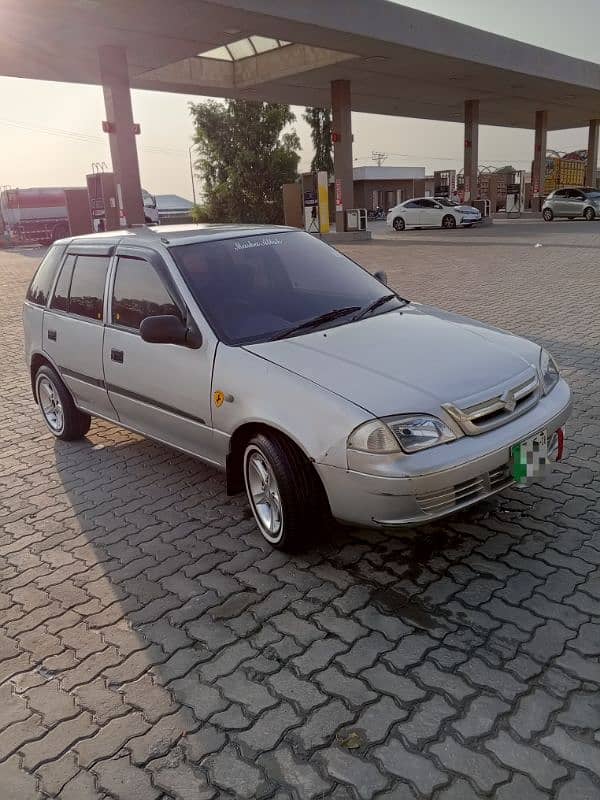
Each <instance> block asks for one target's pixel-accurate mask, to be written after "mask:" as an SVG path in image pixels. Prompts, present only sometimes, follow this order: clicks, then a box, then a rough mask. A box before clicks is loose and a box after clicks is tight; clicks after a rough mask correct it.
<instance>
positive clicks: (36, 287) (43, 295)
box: [26, 246, 66, 306]
mask: <svg viewBox="0 0 600 800" xmlns="http://www.w3.org/2000/svg"><path fill="white" fill-rule="evenodd" d="M65 249H66V248H65V247H64V246H62V247H57V246H54V247H51V248H50V250H48V252H47V253H46V256H45V257H44V258H43V259H42V263H41V264H40V265H39V267H38V268H37V271H36V273H35V275H34V276H33V280H32V281H31V283H30V284H29V289H27V294H26V298H27V300H29V302H30V303H35V305H36V306H45V305H46V304H47V302H48V297H49V296H50V290H51V289H52V284H53V283H54V278H55V277H56V273H57V272H58V267H59V265H60V262H61V260H62V257H63V254H64V252H65Z"/></svg>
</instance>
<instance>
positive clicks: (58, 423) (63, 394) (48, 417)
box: [35, 364, 92, 441]
mask: <svg viewBox="0 0 600 800" xmlns="http://www.w3.org/2000/svg"><path fill="white" fill-rule="evenodd" d="M35 397H36V399H37V401H38V403H39V406H40V411H41V412H42V417H43V419H44V422H45V423H46V427H47V428H48V430H49V431H50V433H51V434H52V435H53V436H55V437H56V438H57V439H63V440H64V441H72V440H73V439H81V438H83V437H84V436H85V435H86V433H87V432H88V431H89V429H90V425H91V422H92V418H91V417H90V415H89V414H84V413H83V412H82V411H80V410H79V409H78V408H77V407H76V405H75V403H74V402H73V398H72V397H71V394H70V392H69V390H68V389H67V387H66V386H65V385H64V383H63V382H62V380H61V379H60V377H59V376H58V373H57V372H56V371H55V370H54V369H52V367H50V366H48V365H46V364H44V365H43V366H41V367H40V368H39V369H38V371H37V372H36V375H35Z"/></svg>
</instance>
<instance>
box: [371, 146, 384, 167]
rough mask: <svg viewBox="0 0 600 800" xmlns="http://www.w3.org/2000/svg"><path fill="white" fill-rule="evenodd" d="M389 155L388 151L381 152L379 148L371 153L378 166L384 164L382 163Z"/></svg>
mask: <svg viewBox="0 0 600 800" xmlns="http://www.w3.org/2000/svg"><path fill="white" fill-rule="evenodd" d="M387 157H388V154H387V153H380V152H378V151H377V150H373V151H372V153H371V160H372V161H376V162H377V166H378V167H380V166H381V165H382V163H383V162H384V161H385V160H386V158H387Z"/></svg>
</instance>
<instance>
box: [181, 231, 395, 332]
mask: <svg viewBox="0 0 600 800" xmlns="http://www.w3.org/2000/svg"><path fill="white" fill-rule="evenodd" d="M170 252H171V254H172V256H173V258H174V259H175V262H176V264H177V266H178V267H179V269H180V271H181V273H182V275H183V277H184V279H185V281H186V283H187V285H188V287H189V289H190V291H191V292H192V294H193V296H194V299H195V300H196V302H197V303H198V305H199V306H200V308H201V309H202V311H203V313H204V315H205V316H206V318H207V320H208V322H209V323H210V324H211V326H212V327H213V329H214V330H215V332H216V334H217V336H218V337H219V338H220V339H221V340H223V341H225V342H226V343H227V344H234V345H240V344H249V343H251V342H260V341H265V340H268V339H274V338H279V337H282V336H285V335H286V333H287V332H289V333H290V335H295V334H294V333H293V331H294V329H296V328H299V330H298V333H297V335H301V334H302V333H308V332H310V331H311V330H314V329H316V328H318V327H322V326H325V325H327V326H328V327H329V326H331V325H343V324H345V323H348V322H351V321H352V320H353V319H354V318H355V317H356V316H358V315H359V314H360V313H361V312H362V311H364V310H365V309H368V307H369V306H371V305H373V304H374V303H375V301H376V300H378V299H379V298H380V297H383V296H385V295H389V294H390V290H389V289H388V288H387V287H386V286H383V285H382V284H381V283H380V282H379V281H378V280H377V279H375V278H374V277H373V276H372V275H370V274H369V273H368V272H367V271H366V270H364V269H363V268H362V267H360V266H359V265H358V264H356V263H355V262H354V261H352V260H351V259H349V258H348V257H347V256H345V255H343V254H342V253H340V252H338V251H337V250H335V249H334V248H333V247H330V246H329V245H327V244H325V243H324V242H321V241H319V240H318V239H316V238H315V237H313V236H311V235H310V234H308V233H304V232H303V231H289V232H277V233H269V234H257V235H253V236H244V237H240V238H232V239H219V240H217V241H209V242H206V241H205V242H195V243H193V244H185V245H177V246H173V247H171V248H170ZM405 302H406V301H403V300H402V299H401V298H398V297H395V296H394V298H393V300H392V301H389V302H385V303H382V304H381V305H378V306H376V307H375V308H374V309H373V310H372V312H368V313H374V314H375V313H377V314H379V313H386V312H387V311H390V310H392V309H393V308H397V307H398V306H399V305H402V304H403V303H405ZM313 322H314V326H313ZM305 323H308V324H305Z"/></svg>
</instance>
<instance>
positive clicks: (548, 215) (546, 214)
mask: <svg viewBox="0 0 600 800" xmlns="http://www.w3.org/2000/svg"><path fill="white" fill-rule="evenodd" d="M542 218H543V219H544V221H545V222H552V220H553V219H554V211H552V209H551V208H545V209H544V210H543V211H542Z"/></svg>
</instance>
